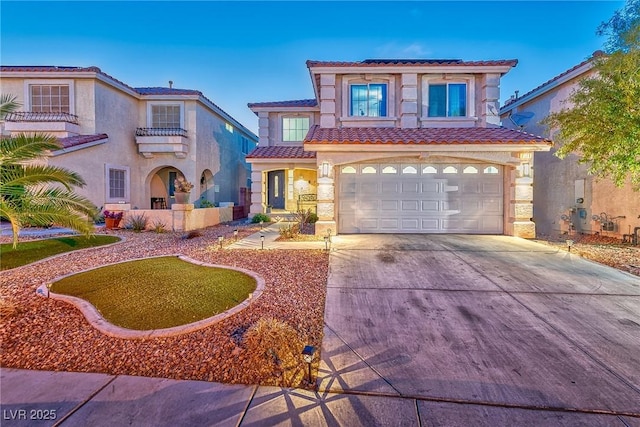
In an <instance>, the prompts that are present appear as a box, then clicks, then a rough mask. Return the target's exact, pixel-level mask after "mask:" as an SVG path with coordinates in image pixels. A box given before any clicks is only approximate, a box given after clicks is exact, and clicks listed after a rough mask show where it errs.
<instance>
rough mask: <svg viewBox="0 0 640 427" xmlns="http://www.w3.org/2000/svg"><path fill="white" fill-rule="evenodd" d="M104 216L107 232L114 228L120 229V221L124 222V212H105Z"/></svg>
mask: <svg viewBox="0 0 640 427" xmlns="http://www.w3.org/2000/svg"><path fill="white" fill-rule="evenodd" d="M102 214H103V215H104V223H105V226H106V227H107V230H113V229H114V228H118V225H119V224H120V221H121V220H122V215H123V213H122V212H113V211H106V210H105V211H104V212H103V213H102Z"/></svg>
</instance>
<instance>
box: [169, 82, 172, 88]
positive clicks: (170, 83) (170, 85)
mask: <svg viewBox="0 0 640 427" xmlns="http://www.w3.org/2000/svg"><path fill="white" fill-rule="evenodd" d="M172 87H173V80H169V89H171V88H172Z"/></svg>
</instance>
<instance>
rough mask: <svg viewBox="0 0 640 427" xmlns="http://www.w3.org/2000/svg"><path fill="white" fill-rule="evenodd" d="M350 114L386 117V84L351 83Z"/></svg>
mask: <svg viewBox="0 0 640 427" xmlns="http://www.w3.org/2000/svg"><path fill="white" fill-rule="evenodd" d="M350 95H351V99H350V106H349V115H350V116H363V117H386V116H387V85H386V84H382V83H375V84H374V83H372V84H361V85H351V94H350Z"/></svg>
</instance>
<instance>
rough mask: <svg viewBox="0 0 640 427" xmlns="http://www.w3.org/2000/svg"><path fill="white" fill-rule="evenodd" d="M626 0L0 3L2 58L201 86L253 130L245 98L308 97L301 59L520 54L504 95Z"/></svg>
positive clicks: (553, 63)
mask: <svg viewBox="0 0 640 427" xmlns="http://www.w3.org/2000/svg"><path fill="white" fill-rule="evenodd" d="M623 5H624V1H534V2H527V1H494V2H487V1H472V2H461V1H449V2H432V1H424V2H423V1H410V2H397V1H396V2H384V1H356V2H338V1H328V2H321V1H288V2H272V1H263V2H249V1H237V2H208V1H195V2H173V1H162V2H150V1H138V2H125V1H110V2H100V1H85V2H67V1H46V2H29V1H10V0H2V1H1V2H0V8H1V9H0V15H1V18H0V25H1V26H0V36H1V39H0V63H2V65H67V66H91V65H95V66H98V67H100V68H101V69H102V70H103V71H104V72H106V73H107V74H110V75H112V76H113V77H115V78H117V79H119V80H122V81H123V82H125V83H127V84H128V85H130V86H134V87H139V86H168V81H169V80H173V81H174V87H178V88H186V89H198V90H200V91H202V92H203V93H204V94H205V95H206V96H207V97H208V98H209V99H211V100H212V101H213V102H215V103H216V104H218V105H219V106H220V107H221V108H222V109H224V110H225V111H227V112H228V113H229V114H231V115H232V116H234V117H235V118H236V119H237V120H239V121H240V122H241V123H242V124H244V125H245V126H246V127H247V128H249V129H250V130H252V131H254V132H256V133H257V126H258V124H257V117H256V116H255V115H254V114H253V113H252V112H251V111H250V110H249V109H248V108H247V103H248V102H261V101H280V100H289V99H304V98H312V97H313V90H312V86H311V81H310V79H309V73H308V70H307V68H306V65H305V61H306V60H307V59H314V60H337V61H359V60H363V59H367V58H459V59H465V60H482V59H512V58H515V59H518V60H519V64H518V66H517V67H515V68H514V69H513V70H511V71H510V72H509V73H508V74H507V75H506V76H504V78H503V79H502V86H501V93H502V101H504V100H505V99H507V98H509V96H510V95H511V94H513V92H514V91H515V90H520V94H523V93H524V92H526V91H528V90H530V89H532V88H534V87H535V86H537V85H539V84H540V83H542V82H544V81H546V80H548V79H550V78H552V77H554V76H555V75H557V74H559V73H562V72H563V71H565V70H567V69H568V68H571V67H572V66H574V65H576V64H578V63H580V62H581V61H583V60H584V59H585V58H586V57H588V56H590V55H591V53H593V51H594V50H597V49H600V48H601V46H602V43H603V41H604V40H603V39H602V38H600V37H597V36H596V35H595V30H596V28H597V26H598V24H599V23H600V22H602V21H605V20H607V19H608V18H609V17H610V16H611V15H612V14H613V12H614V11H615V10H617V9H620V8H621V7H622V6H623Z"/></svg>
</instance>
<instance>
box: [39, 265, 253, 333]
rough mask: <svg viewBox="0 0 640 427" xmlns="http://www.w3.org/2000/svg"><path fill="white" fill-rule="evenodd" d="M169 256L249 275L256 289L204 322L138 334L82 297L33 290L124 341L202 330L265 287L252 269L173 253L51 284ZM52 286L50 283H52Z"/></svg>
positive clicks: (235, 310) (242, 306) (237, 309)
mask: <svg viewBox="0 0 640 427" xmlns="http://www.w3.org/2000/svg"><path fill="white" fill-rule="evenodd" d="M168 256H175V257H178V258H179V259H181V260H183V261H186V262H190V263H192V264H195V265H200V266H204V267H215V268H225V269H228V270H235V271H239V272H241V273H244V274H246V275H248V276H251V277H253V278H254V279H255V281H256V290H255V291H253V293H250V294H249V297H248V298H247V299H245V300H244V301H242V302H241V303H240V304H238V305H236V306H234V307H232V308H230V309H229V310H227V311H224V312H222V313H219V314H216V315H215V316H212V317H208V318H206V319H202V320H199V321H197V322H193V323H189V324H186V325H181V326H175V327H173V328H164V329H151V330H147V331H137V330H134V329H127V328H122V327H120V326H116V325H114V324H113V323H111V322H109V321H108V320H106V319H105V318H104V317H102V315H101V314H100V312H99V311H98V310H97V309H96V307H95V306H94V305H93V304H91V303H90V302H89V301H86V300H84V299H82V298H78V297H73V296H70V295H62V294H56V293H54V292H51V291H50V290H49V286H50V285H51V284H46V283H45V284H43V285H40V286H39V287H38V289H37V290H36V294H38V295H40V296H42V297H45V298H52V299H56V300H60V301H65V302H67V303H69V304H73V305H75V306H76V307H77V308H78V309H79V310H80V311H81V312H82V314H83V315H84V317H85V318H86V319H87V321H88V322H89V323H90V324H91V325H92V326H93V327H94V328H96V329H97V330H99V331H100V332H102V333H103V334H105V335H108V336H111V337H114V338H124V339H146V338H159V337H171V336H176V335H182V334H186V333H189V332H194V331H197V330H200V329H204V328H206V327H208V326H211V325H213V324H215V323H217V322H219V321H221V320H222V319H225V318H227V317H229V316H232V315H234V314H236V313H238V312H240V311H242V310H244V309H245V308H247V307H249V305H251V304H252V303H253V301H255V300H256V299H257V298H258V297H259V296H260V295H262V292H263V291H264V288H265V281H264V279H263V278H262V277H260V276H258V275H257V274H256V273H254V272H253V271H251V270H246V269H244V268H239V267H231V266H228V265H220V264H209V263H206V262H202V261H198V260H195V259H193V258H189V257H187V256H184V255H180V254H173V255H159V256H154V257H145V258H136V259H130V260H126V261H120V262H116V263H111V264H105V265H101V266H98V267H94V268H89V269H87V270H83V271H78V272H75V273H72V274H66V275H64V276H60V277H57V278H56V279H55V280H54V282H57V281H58V280H62V279H64V278H65V277H69V276H73V275H76V274H79V273H84V272H87V271H91V270H96V269H98V268H102V267H108V266H111V265H117V264H122V263H125V262H131V261H139V260H143V259H150V258H164V257H168ZM52 283H53V282H52Z"/></svg>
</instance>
